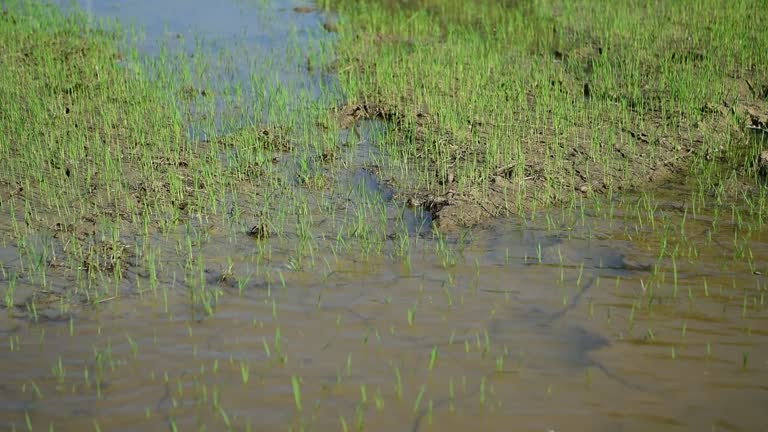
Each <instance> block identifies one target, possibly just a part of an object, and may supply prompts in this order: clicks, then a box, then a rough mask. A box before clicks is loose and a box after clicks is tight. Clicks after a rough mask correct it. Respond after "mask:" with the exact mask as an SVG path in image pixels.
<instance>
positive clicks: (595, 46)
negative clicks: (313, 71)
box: [334, 0, 768, 228]
mask: <svg viewBox="0 0 768 432" xmlns="http://www.w3.org/2000/svg"><path fill="white" fill-rule="evenodd" d="M340 4H341V6H339V13H340V15H342V16H344V17H345V18H346V19H345V20H342V23H341V25H340V32H339V48H338V51H339V57H338V59H335V61H334V66H335V68H336V69H337V71H338V75H339V81H340V83H341V87H342V89H343V91H344V93H345V96H346V97H347V102H346V105H342V106H341V107H339V108H338V109H337V110H336V112H335V113H336V115H337V116H338V119H339V124H340V125H341V126H342V127H349V126H352V125H354V124H355V122H357V121H359V120H362V119H371V118H377V119H381V120H385V121H387V122H388V123H389V124H390V125H391V126H392V129H391V131H390V132H391V136H390V138H389V139H388V143H387V144H386V146H387V147H388V148H387V149H386V152H387V153H388V155H389V156H390V157H391V158H392V159H394V160H396V162H395V165H396V167H395V168H401V167H403V166H407V167H408V169H407V170H406V169H402V171H404V172H405V171H407V172H408V173H411V174H415V177H418V179H416V180H415V181H414V180H413V179H412V178H411V179H409V178H405V177H407V176H400V178H397V180H398V188H399V190H400V191H401V194H402V195H403V196H404V197H405V199H406V200H407V202H409V203H410V204H411V205H413V206H415V207H420V208H424V209H426V210H429V211H430V212H432V213H433V214H434V217H435V220H436V221H437V225H438V226H439V227H440V228H449V227H455V226H471V225H474V224H476V223H478V222H481V221H484V220H487V219H489V218H493V217H496V216H501V215H509V214H528V213H530V212H532V211H537V210H543V209H546V208H548V207H552V206H566V207H570V206H573V205H576V204H578V203H579V202H581V201H582V200H583V199H585V198H587V199H591V198H592V197H597V196H612V195H613V194H615V193H619V192H621V193H626V192H629V191H635V192H637V191H644V190H647V189H649V188H653V187H657V186H661V185H664V184H666V183H667V182H670V181H672V180H671V179H679V178H684V177H689V178H693V179H695V181H694V183H699V186H700V188H702V189H711V190H713V191H714V190H718V192H717V193H718V194H720V196H719V199H720V198H722V199H728V198H734V197H741V196H742V194H743V193H747V194H749V193H750V191H754V190H755V189H757V188H756V186H757V185H759V184H760V183H762V181H763V179H762V177H761V175H760V170H761V168H760V165H761V162H760V157H759V154H760V150H761V148H760V147H761V146H762V144H760V140H759V139H755V134H754V133H752V132H753V131H754V130H763V131H764V130H765V129H766V122H767V121H768V76H766V74H765V70H764V68H762V67H761V64H762V63H764V61H763V57H764V52H765V47H766V46H768V41H766V39H765V37H763V35H762V32H760V31H759V30H758V29H757V27H756V26H754V25H753V24H751V22H752V21H753V18H754V17H752V18H747V16H746V15H743V14H742V11H737V10H722V9H716V8H712V7H706V6H703V7H701V8H694V9H691V8H689V7H687V6H685V5H684V4H682V3H680V4H663V3H648V4H646V5H638V4H636V3H629V2H616V3H613V4H610V5H597V4H594V2H560V1H544V2H527V1H512V2H484V1H479V0H478V1H472V2H465V3H462V4H460V5H459V4H454V3H451V2H443V1H439V0H421V1H416V2H408V3H405V2H389V1H381V2H366V3H365V5H364V6H363V5H360V4H357V3H345V2H341V3H340ZM747 10H752V9H751V8H749V7H748V8H747ZM737 23H746V24H745V25H744V26H743V27H742V26H740V25H738V24H737ZM395 171H396V169H395ZM763 171H764V169H763ZM715 173H717V174H715ZM393 176H394V177H398V176H397V175H393Z"/></svg>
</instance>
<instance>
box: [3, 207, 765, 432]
mask: <svg viewBox="0 0 768 432" xmlns="http://www.w3.org/2000/svg"><path fill="white" fill-rule="evenodd" d="M689 211H690V210H689ZM654 214H655V223H656V224H664V223H667V224H679V223H681V220H682V219H681V212H680V208H679V207H677V204H674V205H670V206H669V207H665V206H661V207H659V208H657V210H656V212H655V213H654ZM574 220H575V223H574V224H573V225H570V226H563V225H560V224H557V225H555V226H552V227H550V228H548V227H547V225H548V223H547V222H546V221H544V220H537V221H533V222H527V223H524V222H522V221H512V222H508V223H503V224H491V225H488V226H484V227H482V228H480V229H477V230H475V231H473V233H472V234H471V235H470V236H469V237H467V238H464V239H453V240H449V241H447V242H446V243H445V244H444V245H442V244H441V243H440V242H439V241H437V240H436V239H434V238H423V239H420V238H418V237H416V238H414V239H413V241H414V242H415V243H416V244H415V245H414V247H413V252H412V257H411V259H410V262H409V264H406V263H404V262H403V261H402V260H401V259H393V258H390V257H386V256H384V257H371V258H368V259H365V260H359V259H354V258H350V257H342V256H334V255H332V254H331V253H329V252H328V251H329V249H330V247H329V246H327V245H326V244H324V243H323V242H321V243H320V246H321V247H320V248H319V250H318V252H317V254H316V256H315V260H316V261H317V263H318V265H316V266H315V268H312V269H310V270H307V271H303V270H298V271H296V270H292V269H291V268H289V266H287V265H286V264H284V263H285V262H286V261H287V260H286V257H285V255H284V253H286V254H287V252H288V251H290V250H291V249H292V248H295V246H296V245H295V242H292V241H290V240H288V241H285V242H283V243H284V244H282V245H279V244H276V245H275V247H274V249H273V252H272V254H271V256H270V257H269V258H267V259H264V260H263V261H262V262H261V263H259V262H254V261H255V260H254V258H255V257H256V256H259V253H258V249H259V248H260V247H262V246H261V245H260V243H258V242H254V241H251V239H249V238H242V239H232V238H230V237H229V236H226V235H221V234H218V235H217V234H212V235H211V236H210V237H209V238H208V239H207V240H206V241H204V242H203V243H202V244H200V245H199V247H196V248H195V253H196V254H199V255H198V256H199V260H200V262H201V264H200V266H201V267H200V268H199V269H185V268H183V266H182V265H180V264H179V260H177V259H175V258H171V257H172V256H173V253H172V252H169V255H170V256H169V257H168V258H166V259H162V258H161V259H159V260H158V261H159V262H158V263H157V265H158V269H159V270H160V271H159V272H158V276H157V280H156V282H155V283H152V282H151V277H147V276H145V275H142V274H140V273H141V270H139V271H138V273H137V274H133V273H132V270H129V275H128V276H127V277H126V279H125V280H124V281H123V284H127V285H130V286H132V287H134V288H135V290H136V293H135V294H134V295H131V296H123V297H121V298H119V299H112V300H110V299H105V300H104V301H103V302H101V303H99V304H96V305H93V306H90V307H85V308H82V309H74V310H72V311H70V312H68V313H64V314H58V313H54V314H52V315H51V316H48V315H46V311H45V310H41V311H40V315H39V317H38V319H37V321H36V322H35V321H33V320H30V319H28V318H27V317H26V316H23V315H22V314H17V313H16V312H14V311H13V310H10V311H8V312H7V314H5V315H4V316H3V319H2V329H0V331H2V333H3V338H4V339H5V344H4V345H3V349H2V351H0V359H2V365H3V367H2V371H1V372H0V378H1V379H0V382H2V399H3V401H4V402H3V404H2V414H0V418H2V419H3V424H4V428H6V429H12V428H14V427H15V428H16V429H17V430H26V428H27V424H28V423H29V424H31V425H32V427H33V428H34V429H33V430H37V429H38V428H39V429H47V428H48V427H49V425H51V424H52V425H53V426H54V430H64V431H68V430H71V431H75V430H92V429H93V428H95V427H96V426H95V425H98V427H100V428H101V430H119V431H122V430H158V431H160V430H225V429H233V430H284V429H293V430H298V429H306V430H343V429H344V428H350V429H359V428H362V429H364V430H456V431H460V430H466V429H467V428H470V427H473V428H480V430H499V429H506V428H507V427H509V425H510V424H511V423H513V424H514V425H515V427H514V428H515V430H533V431H535V430H605V431H615V430H638V431H639V430H703V429H714V430H760V428H761V427H762V416H761V413H762V411H763V409H764V405H765V400H766V391H768V388H766V386H765V385H764V383H765V378H766V367H767V366H768V349H766V347H768V344H766V342H768V340H766V339H768V332H766V330H765V329H766V324H767V323H766V318H768V316H766V312H765V308H764V297H765V293H766V286H767V285H766V283H767V281H766V280H765V278H764V276H762V275H761V274H760V272H761V271H765V270H766V269H765V268H764V262H765V258H766V253H768V243H765V238H764V236H763V235H762V233H760V232H754V233H752V234H750V235H748V236H746V237H741V235H738V240H737V243H738V244H739V245H740V247H746V248H748V250H749V251H750V252H749V255H750V257H751V258H750V259H751V260H753V262H754V263H755V265H756V269H755V270H752V269H750V265H749V264H748V262H747V261H748V260H745V259H743V258H742V259H739V258H738V252H737V250H736V249H737V248H736V247H735V246H734V235H733V232H738V231H739V230H738V229H736V227H735V226H734V225H733V224H731V223H727V222H722V223H723V225H722V226H721V227H719V228H720V229H719V230H718V231H714V230H713V228H712V215H706V214H699V215H697V216H696V217H695V218H693V217H692V216H690V214H689V216H688V217H687V221H686V223H685V231H686V233H687V234H686V238H685V239H676V240H675V241H674V242H670V246H671V244H672V243H675V244H676V245H677V246H675V247H678V246H679V247H680V248H681V250H680V251H679V253H678V258H677V259H676V260H670V259H662V260H658V250H659V247H660V242H661V241H662V240H661V239H660V238H659V236H658V235H657V234H654V233H653V228H652V227H651V226H649V224H650V220H649V219H647V218H645V217H644V218H643V220H642V222H639V221H637V220H636V219H635V216H634V215H632V214H631V213H630V214H628V213H627V212H626V211H624V210H620V209H616V210H615V212H614V218H613V219H612V220H611V222H606V221H605V219H604V217H599V218H595V217H591V216H589V215H585V216H583V218H582V217H581V216H578V214H577V215H576V217H574ZM170 240H171V241H170V242H169V243H172V242H173V241H172V240H173V239H170ZM742 242H743V243H742ZM282 248H285V252H283V250H282ZM443 248H444V249H443ZM694 255H695V256H694ZM446 260H447V261H449V263H448V264H447V265H446V264H444V263H445V261H446ZM226 263H229V266H230V267H231V270H229V271H230V273H227V274H223V273H222V269H223V271H225V272H226V271H227V268H228V267H227V264H226ZM321 263H322V264H321ZM753 272H754V273H753ZM190 273H192V274H190ZM270 275H272V276H270ZM274 275H279V276H277V277H275V276H274ZM243 280H245V282H243V283H242V284H240V283H238V281H243ZM6 283H7V282H6ZM200 284H205V285H206V290H208V292H212V293H215V294H214V295H215V296H216V300H215V302H214V303H215V305H214V306H213V308H214V311H213V314H206V313H205V311H203V310H200V309H199V308H198V307H196V306H195V305H194V303H193V302H192V300H191V298H190V295H191V293H193V292H196V289H195V286H198V285H200ZM41 308H42V306H41ZM52 309H54V310H58V308H57V307H56V306H55V305H52ZM17 315H18V316H17ZM294 385H295V387H294Z"/></svg>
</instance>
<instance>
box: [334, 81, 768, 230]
mask: <svg viewBox="0 0 768 432" xmlns="http://www.w3.org/2000/svg"><path fill="white" fill-rule="evenodd" d="M731 84H732V86H733V88H732V89H729V91H727V93H728V94H730V95H731V96H730V97H729V98H727V99H724V100H723V101H722V103H720V104H717V105H715V104H708V105H706V106H702V107H701V113H702V119H701V120H700V121H698V122H695V123H694V124H691V123H690V122H685V121H684V120H683V124H682V125H681V126H680V128H679V129H678V130H670V129H669V128H667V127H665V124H666V123H667V120H668V119H669V118H670V117H674V116H679V117H680V118H681V119H684V116H681V115H680V113H663V112H652V113H650V115H649V113H648V112H646V113H645V115H644V119H643V121H642V122H640V121H638V122H637V123H638V124H637V126H636V127H624V128H622V129H621V131H620V132H619V135H618V136H619V140H618V141H616V142H614V143H612V145H610V146H609V145H602V144H600V145H599V146H598V148H597V149H595V147H594V146H593V143H591V142H590V141H591V139H592V137H595V136H600V135H601V131H602V130H605V129H607V128H611V127H612V126H611V125H609V124H607V122H604V123H600V124H584V125H582V126H581V127H580V128H579V129H578V130H576V131H575V133H570V134H563V133H562V132H561V131H558V130H556V129H555V128H553V127H547V126H545V127H542V128H540V129H539V130H536V131H531V134H530V136H529V137H528V138H527V139H525V140H524V141H522V142H520V143H518V144H516V145H520V146H521V147H522V149H523V152H524V153H525V158H524V159H525V160H521V161H518V160H514V159H511V160H504V161H500V162H499V163H496V165H494V166H493V167H491V170H490V173H491V175H489V176H480V177H473V176H467V177H466V178H465V179H461V178H460V177H459V176H460V175H461V174H460V173H458V172H457V170H456V169H455V168H454V167H455V166H456V165H457V163H461V162H467V161H468V160H472V161H473V163H477V164H483V163H484V160H483V159H484V158H483V154H482V153H481V152H482V150H481V149H482V146H483V145H484V143H483V137H484V136H489V135H491V134H494V133H495V132H494V128H495V125H494V124H493V123H492V121H490V120H483V119H479V120H477V121H474V122H472V123H471V124H468V125H467V129H466V130H467V131H468V135H469V136H470V137H469V139H467V137H466V136H465V137H464V139H462V138H460V137H458V136H457V135H458V134H457V133H455V132H453V131H451V130H449V129H448V128H446V127H444V126H441V121H440V119H439V118H438V117H437V116H435V115H432V114H431V113H430V112H429V109H428V108H427V107H425V106H419V107H414V105H413V104H410V103H408V102H405V103H403V104H401V105H391V104H387V103H378V102H367V103H355V104H349V105H345V106H342V107H340V108H337V109H336V110H335V112H336V115H337V117H338V119H339V124H340V126H341V127H343V128H352V127H355V125H356V124H357V123H358V122H359V121H364V120H371V119H378V120H383V121H386V122H388V123H389V124H390V125H392V126H393V128H392V129H391V133H393V134H395V138H394V139H395V140H400V141H410V142H412V143H413V144H415V145H416V146H417V147H425V148H426V147H433V146H440V147H444V149H445V154H447V155H448V156H447V158H448V160H447V164H446V166H447V170H442V171H441V170H440V169H439V168H438V165H439V163H440V161H438V160H436V159H435V157H433V156H432V155H428V154H426V153H427V152H424V153H423V154H422V155H420V156H422V157H423V158H424V160H422V161H419V162H421V163H425V164H427V165H429V166H431V167H432V170H433V171H434V176H435V177H434V179H431V180H432V181H428V184H431V185H438V187H437V188H430V187H428V186H422V187H414V186H413V184H414V183H413V182H405V184H399V185H398V186H397V188H398V190H399V197H400V198H401V199H403V200H405V202H407V204H408V205H409V206H411V207H414V208H421V209H423V210H425V211H428V212H430V213H431V214H432V217H433V219H434V221H435V222H436V224H437V226H438V227H439V228H440V229H452V228H456V227H470V226H473V225H476V224H478V223H481V222H484V221H487V220H489V219H491V218H494V217H499V216H509V215H511V214H526V213H528V212H531V211H535V210H537V209H540V210H544V209H546V208H547V207H551V206H556V205H562V204H564V203H567V202H568V201H569V200H571V202H573V200H579V199H581V198H588V197H591V196H593V195H602V196H606V195H612V194H614V193H616V192H642V191H643V190H648V189H652V188H656V187H659V186H663V185H665V184H667V183H669V182H678V183H679V182H680V181H681V180H682V179H684V178H685V176H686V175H687V174H690V175H695V173H692V170H693V169H694V168H692V164H693V163H695V161H700V160H705V161H719V162H721V164H722V167H723V169H726V170H731V171H732V173H733V176H731V177H729V178H728V182H727V186H726V187H727V191H726V192H727V193H728V195H730V198H736V197H738V196H740V194H742V193H745V192H746V193H749V192H750V191H756V190H757V187H758V184H757V183H756V182H759V181H761V179H759V178H758V179H756V178H755V176H754V175H753V174H754V173H755V171H756V170H763V165H762V163H761V162H760V160H759V158H750V159H749V160H748V161H747V163H745V164H742V165H740V166H734V160H733V159H734V158H733V154H728V153H726V152H737V153H739V154H740V155H741V154H743V153H748V152H750V153H754V150H752V151H750V147H754V146H756V145H757V146H758V150H759V149H760V147H759V146H760V141H761V139H760V137H759V136H758V137H757V138H756V134H755V133H754V132H757V134H760V133H762V134H765V131H768V100H767V99H765V98H762V97H760V95H759V94H758V93H755V92H753V90H752V89H753V86H752V84H751V83H750V81H749V80H747V79H742V80H732V82H731ZM586 88H588V87H585V89H586ZM587 91H588V90H587ZM372 98H374V99H377V97H376V95H372ZM573 98H574V101H576V100H578V99H582V98H583V96H582V95H581V94H578V93H576V94H574V95H573ZM378 99H380V98H378ZM405 99H407V98H405ZM528 101H529V105H528V107H527V108H528V109H529V110H531V111H535V110H536V109H537V102H536V94H535V92H531V93H530V94H529V95H528ZM574 103H589V102H588V99H585V101H583V102H581V101H580V102H574ZM665 117H666V118H665ZM713 143H714V145H713ZM718 143H720V144H718ZM725 143H730V145H728V148H727V149H726V144H725ZM553 146H556V147H557V149H555V150H553V149H552V147H553ZM595 150H597V151H598V152H600V153H601V157H600V158H598V157H596V156H594V151H595ZM555 153H556V154H562V155H564V157H563V160H562V161H560V162H559V163H558V164H559V166H558V167H557V170H555V171H552V169H551V165H552V158H553V154H555ZM441 156H443V155H441ZM606 158H607V159H608V160H610V163H609V164H605V163H604V161H605V159H606ZM443 162H444V163H445V160H443ZM760 172H762V171H760ZM460 180H466V181H465V182H464V184H462V185H461V186H460V185H459V182H460ZM552 183H556V184H559V187H560V192H559V193H542V191H544V190H545V189H548V188H550V185H551V184H552Z"/></svg>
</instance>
